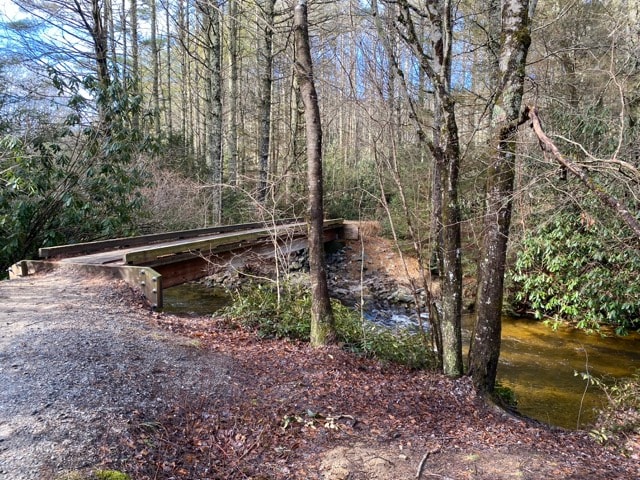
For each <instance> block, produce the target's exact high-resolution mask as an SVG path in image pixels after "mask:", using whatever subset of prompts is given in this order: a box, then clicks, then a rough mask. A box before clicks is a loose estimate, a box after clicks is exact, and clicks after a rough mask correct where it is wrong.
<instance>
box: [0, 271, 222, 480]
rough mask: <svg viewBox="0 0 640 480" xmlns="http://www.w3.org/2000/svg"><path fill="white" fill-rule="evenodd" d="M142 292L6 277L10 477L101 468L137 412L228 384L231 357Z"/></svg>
mask: <svg viewBox="0 0 640 480" xmlns="http://www.w3.org/2000/svg"><path fill="white" fill-rule="evenodd" d="M135 300H136V299H135V298H134V297H133V295H132V294H131V293H130V292H129V291H128V289H127V288H126V287H125V286H123V285H121V284H114V283H112V282H111V281H106V280H105V279H100V278H93V279H87V278H83V277H79V276H77V275H75V276H62V275H58V274H53V273H52V274H48V275H43V276H37V277H28V278H21V279H18V280H14V281H3V282H0V385H1V386H2V388H0V479H3V480H4V479H6V480H34V479H41V478H42V479H45V478H54V477H55V476H56V475H57V474H59V473H60V472H63V471H65V470H73V469H79V468H82V467H87V466H93V465H95V464H96V463H97V462H98V460H99V458H100V452H98V451H97V449H98V447H99V445H100V444H101V443H102V442H103V441H104V440H105V439H108V438H110V437H120V436H122V435H124V434H125V433H126V431H127V429H128V428H129V424H128V422H129V421H130V418H131V414H132V412H134V411H144V412H145V414H146V415H150V416H153V414H154V412H158V411H162V410H164V409H166V407H167V405H168V404H170V403H171V402H173V401H175V398H176V397H183V396H185V395H190V394H200V393H201V392H202V391H208V392H212V394H215V393H216V392H217V391H218V390H221V389H224V385H225V383H226V382H227V380H228V377H227V376H226V371H227V368H226V365H227V363H228V362H226V360H225V359H224V358H223V357H222V356H220V355H215V354H212V353H210V352H207V351H203V350H201V349H197V348H194V346H193V341H192V340H189V339H185V338H183V337H180V336H178V335H175V334H169V333H167V332H165V331H163V330H161V329H159V328H153V327H151V326H150V324H149V323H148V321H147V320H148V316H149V314H148V313H146V312H145V311H144V310H138V309H136V308H131V306H130V304H129V303H130V302H135Z"/></svg>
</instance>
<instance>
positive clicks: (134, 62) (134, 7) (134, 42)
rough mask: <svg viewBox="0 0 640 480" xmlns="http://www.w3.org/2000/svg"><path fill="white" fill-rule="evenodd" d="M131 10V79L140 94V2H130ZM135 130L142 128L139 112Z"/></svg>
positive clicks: (134, 125) (134, 116)
mask: <svg viewBox="0 0 640 480" xmlns="http://www.w3.org/2000/svg"><path fill="white" fill-rule="evenodd" d="M130 10H131V19H130V25H131V77H132V79H133V86H134V91H135V92H136V93H139V91H140V53H139V44H138V2H137V0H130ZM132 123H133V128H134V129H135V130H139V128H140V115H139V113H138V112H135V113H134V114H133V119H132Z"/></svg>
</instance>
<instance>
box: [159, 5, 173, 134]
mask: <svg viewBox="0 0 640 480" xmlns="http://www.w3.org/2000/svg"><path fill="white" fill-rule="evenodd" d="M165 24H166V29H167V37H166V41H167V45H166V54H167V65H166V68H167V71H166V81H167V87H166V88H167V89H166V93H165V95H163V97H162V98H163V101H164V103H163V106H164V114H165V118H166V125H167V132H168V136H171V135H172V134H173V108H172V106H171V102H172V92H171V90H172V89H171V85H172V83H173V82H172V74H173V72H172V71H171V46H172V42H171V39H172V36H171V14H170V12H169V2H167V3H166V5H165Z"/></svg>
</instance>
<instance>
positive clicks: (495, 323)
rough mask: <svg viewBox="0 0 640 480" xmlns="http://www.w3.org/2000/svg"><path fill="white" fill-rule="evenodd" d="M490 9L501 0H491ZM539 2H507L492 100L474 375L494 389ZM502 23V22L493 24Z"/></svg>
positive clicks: (478, 383)
mask: <svg viewBox="0 0 640 480" xmlns="http://www.w3.org/2000/svg"><path fill="white" fill-rule="evenodd" d="M491 4H492V5H493V6H494V8H491V9H490V11H492V12H494V13H495V14H496V15H497V14H498V12H499V10H498V8H495V7H496V6H497V5H498V4H499V2H497V0H494V1H493V2H491ZM535 6H536V0H532V1H531V2H529V0H506V1H503V2H502V12H501V15H502V22H501V24H502V31H501V32H500V34H499V35H498V32H495V33H494V34H493V35H495V37H496V38H501V39H502V42H501V45H500V55H499V59H498V65H497V66H498V81H497V82H496V85H497V91H496V92H495V94H494V100H493V101H492V105H491V106H492V110H493V118H492V124H493V125H494V126H495V127H494V129H495V133H494V138H493V151H494V154H493V158H492V161H491V164H490V165H489V170H488V172H487V179H486V193H485V206H484V208H485V212H484V227H483V235H482V244H481V247H480V263H479V267H478V292H477V302H476V305H477V306H476V308H477V318H476V323H475V327H474V330H473V335H472V338H471V348H470V350H469V375H471V376H472V377H473V383H474V386H475V388H476V390H478V391H480V392H487V393H491V392H493V389H494V385H495V379H496V371H497V368H498V358H499V356H500V336H501V332H502V328H501V327H502V299H503V287H504V273H505V268H506V257H507V242H508V240H509V226H510V224H511V206H512V196H513V186H514V178H515V161H516V141H515V135H516V133H517V130H518V125H519V124H520V123H521V117H522V114H521V111H520V107H521V104H522V95H523V91H524V78H525V77H524V76H525V67H526V62H527V53H528V50H529V45H530V44H531V36H530V22H529V20H530V17H531V16H532V15H533V12H534V10H535ZM492 23H493V24H497V22H492Z"/></svg>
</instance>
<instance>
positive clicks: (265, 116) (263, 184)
mask: <svg viewBox="0 0 640 480" xmlns="http://www.w3.org/2000/svg"><path fill="white" fill-rule="evenodd" d="M261 5H262V7H261ZM258 7H259V8H260V9H261V10H262V18H261V19H259V21H260V22H262V23H261V24H260V25H259V27H258V30H259V31H260V33H261V35H260V39H259V42H260V47H259V48H258V68H259V71H260V113H259V117H260V132H259V138H258V142H259V144H258V168H259V170H260V179H259V185H258V199H259V200H260V202H261V203H264V202H265V200H266V198H267V189H268V179H269V148H270V143H269V142H270V139H271V107H272V105H271V103H272V101H271V83H272V70H273V52H272V49H273V21H274V7H275V0H264V2H263V3H261V4H259V5H258Z"/></svg>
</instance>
